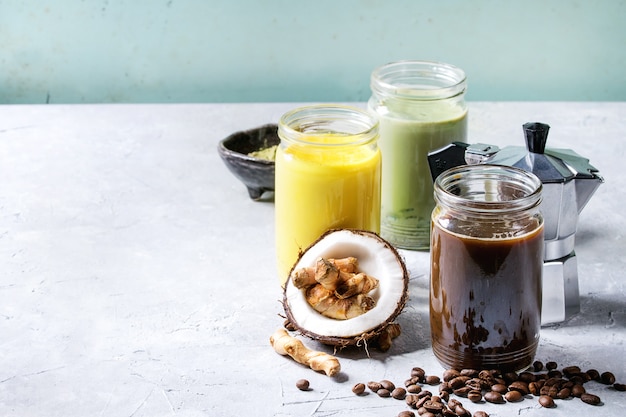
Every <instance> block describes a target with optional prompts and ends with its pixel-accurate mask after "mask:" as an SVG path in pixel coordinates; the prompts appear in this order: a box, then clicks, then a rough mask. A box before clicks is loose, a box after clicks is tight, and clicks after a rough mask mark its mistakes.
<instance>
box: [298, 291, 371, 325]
mask: <svg viewBox="0 0 626 417" xmlns="http://www.w3.org/2000/svg"><path fill="white" fill-rule="evenodd" d="M305 298H306V300H307V302H308V303H309V305H310V306H311V307H313V309H315V311H317V312H318V313H320V314H322V315H324V316H326V317H330V318H331V319H338V320H346V319H351V318H353V317H357V316H360V315H361V314H363V313H365V312H367V311H369V310H371V309H372V308H374V305H375V302H374V299H373V298H372V297H370V296H368V295H367V294H356V295H353V296H352V297H348V298H339V297H337V296H336V295H335V292H334V291H330V290H327V289H326V288H324V286H323V285H322V284H316V285H314V286H312V287H309V288H307V289H306V293H305Z"/></svg>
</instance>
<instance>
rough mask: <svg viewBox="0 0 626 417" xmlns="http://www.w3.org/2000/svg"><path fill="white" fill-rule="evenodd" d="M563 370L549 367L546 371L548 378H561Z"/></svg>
mask: <svg viewBox="0 0 626 417" xmlns="http://www.w3.org/2000/svg"><path fill="white" fill-rule="evenodd" d="M562 377H563V372H561V371H559V370H558V369H551V370H549V371H548V378H562Z"/></svg>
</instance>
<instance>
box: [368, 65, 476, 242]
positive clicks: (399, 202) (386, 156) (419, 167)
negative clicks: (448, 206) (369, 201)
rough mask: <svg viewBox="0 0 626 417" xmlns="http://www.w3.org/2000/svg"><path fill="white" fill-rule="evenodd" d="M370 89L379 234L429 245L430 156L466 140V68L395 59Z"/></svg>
mask: <svg viewBox="0 0 626 417" xmlns="http://www.w3.org/2000/svg"><path fill="white" fill-rule="evenodd" d="M371 89H372V96H371V98H370V100H369V102H368V107H369V109H370V110H371V111H372V112H373V113H374V114H376V116H377V117H378V119H379V121H380V149H381V151H382V155H383V174H382V208H381V235H382V237H383V238H385V239H387V240H388V241H389V242H390V243H392V244H393V245H395V246H397V247H400V248H404V249H413V250H428V248H429V246H430V214H431V212H432V211H433V209H434V207H435V201H434V199H433V185H432V177H431V175H430V170H429V167H428V160H427V155H428V152H429V151H431V150H434V149H438V148H441V147H443V146H445V145H447V144H449V143H451V142H465V141H466V140H467V107H466V104H465V99H464V96H465V89H466V79H465V73H464V72H463V71H462V70H461V69H460V68H457V67H455V66H453V65H449V64H444V63H439V62H427V61H399V62H392V63H390V64H386V65H383V66H381V67H379V68H376V69H375V70H374V71H373V72H372V76H371Z"/></svg>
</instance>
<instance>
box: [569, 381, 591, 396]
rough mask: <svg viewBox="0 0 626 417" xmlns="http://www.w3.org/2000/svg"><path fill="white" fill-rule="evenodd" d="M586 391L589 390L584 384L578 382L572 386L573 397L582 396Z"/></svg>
mask: <svg viewBox="0 0 626 417" xmlns="http://www.w3.org/2000/svg"><path fill="white" fill-rule="evenodd" d="M585 392H587V390H586V389H585V387H583V386H582V385H579V384H576V385H574V386H573V387H572V397H580V396H581V395H583V394H584V393H585Z"/></svg>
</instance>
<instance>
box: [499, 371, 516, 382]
mask: <svg viewBox="0 0 626 417" xmlns="http://www.w3.org/2000/svg"><path fill="white" fill-rule="evenodd" d="M502 379H504V381H505V383H506V384H510V383H511V382H513V381H517V380H518V379H519V375H518V374H517V373H516V372H506V373H504V374H502Z"/></svg>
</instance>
